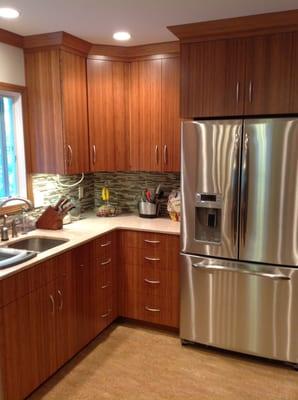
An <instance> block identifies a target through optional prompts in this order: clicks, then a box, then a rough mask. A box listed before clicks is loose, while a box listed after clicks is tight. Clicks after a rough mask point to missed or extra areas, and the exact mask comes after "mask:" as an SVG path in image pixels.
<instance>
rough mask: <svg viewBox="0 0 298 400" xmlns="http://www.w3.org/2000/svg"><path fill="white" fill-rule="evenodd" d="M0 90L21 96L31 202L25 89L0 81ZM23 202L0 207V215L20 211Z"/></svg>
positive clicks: (28, 193) (30, 188)
mask: <svg viewBox="0 0 298 400" xmlns="http://www.w3.org/2000/svg"><path fill="white" fill-rule="evenodd" d="M0 90H1V91H6V92H12V93H18V94H20V96H21V104H22V117H23V132H24V150H25V164H26V186H27V198H28V199H29V200H31V201H32V202H33V190H32V176H31V150H30V137H29V129H28V113H27V90H26V87H25V86H19V85H13V84H11V83H5V82H0ZM23 206H24V204H14V205H10V204H9V203H8V205H7V206H4V207H2V208H0V216H3V215H4V214H7V215H10V214H15V213H17V212H19V211H21V209H22V207H23Z"/></svg>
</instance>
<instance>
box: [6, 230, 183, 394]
mask: <svg viewBox="0 0 298 400" xmlns="http://www.w3.org/2000/svg"><path fill="white" fill-rule="evenodd" d="M119 315H120V316H123V317H128V318H133V319H138V320H141V321H148V322H153V323H156V324H160V325H165V326H169V327H175V328H177V327H178V320H179V238H178V237H177V236H175V235H164V234H155V233H142V232H134V231H121V232H116V231H115V232H110V233H108V234H105V235H103V236H101V237H99V238H97V239H95V240H93V241H91V242H89V243H86V244H84V245H82V246H79V247H77V248H75V249H73V250H71V251H68V252H66V253H63V254H61V255H59V256H57V257H54V258H52V259H50V260H48V261H46V262H43V263H41V264H37V265H36V266H34V267H32V268H29V269H27V270H24V271H22V272H20V273H18V274H15V275H13V276H11V277H8V278H7V279H4V280H0V372H1V377H0V382H1V385H0V399H1V400H20V399H24V398H25V397H26V396H28V395H29V394H30V393H31V392H32V391H33V390H34V389H35V388H37V387H38V386H39V385H40V384H41V383H42V382H44V381H45V380H46V379H47V378H48V377H49V376H51V375H52V374H53V373H54V372H55V371H57V369H58V368H60V367H61V366H62V365H63V364H65V363H66V362H67V361H68V360H69V359H70V358H71V357H73V355H74V354H76V353H77V352H78V351H79V350H81V349H82V348H83V347H84V346H85V345H86V344H87V343H88V342H89V341H90V340H92V339H93V338H94V337H95V336H96V335H98V334H99V333H100V332H101V331H102V330H103V329H105V328H106V327H107V326H108V325H110V324H111V323H112V322H113V321H114V320H115V319H116V318H117V317H118V316H119Z"/></svg>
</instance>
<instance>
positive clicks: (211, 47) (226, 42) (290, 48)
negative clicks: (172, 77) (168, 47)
mask: <svg viewBox="0 0 298 400" xmlns="http://www.w3.org/2000/svg"><path fill="white" fill-rule="evenodd" d="M297 112H298V101H297V33H296V34H295V33H292V32H287V33H277V34H267V35H260V36H255V37H250V38H228V39H220V40H209V41H202V42H198V43H182V45H181V115H182V117H183V118H196V117H199V118H200V117H221V116H242V115H248V116H250V115H251V116H253V115H275V114H289V113H297Z"/></svg>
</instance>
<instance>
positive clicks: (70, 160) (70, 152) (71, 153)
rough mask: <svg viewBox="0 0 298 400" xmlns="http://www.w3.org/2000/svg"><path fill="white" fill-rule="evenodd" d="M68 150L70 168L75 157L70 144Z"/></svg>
mask: <svg viewBox="0 0 298 400" xmlns="http://www.w3.org/2000/svg"><path fill="white" fill-rule="evenodd" d="M67 150H68V158H67V164H68V166H69V167H70V166H71V164H72V157H73V152H72V147H71V145H70V144H68V145H67Z"/></svg>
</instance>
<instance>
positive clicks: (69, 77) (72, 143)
mask: <svg viewBox="0 0 298 400" xmlns="http://www.w3.org/2000/svg"><path fill="white" fill-rule="evenodd" d="M60 62H61V86H62V87H61V90H62V117H63V132H64V150H65V170H66V172H67V173H68V174H75V173H80V172H87V171H89V139H88V116H87V73H86V59H85V58H84V57H81V56H79V55H76V54H73V53H68V52H66V51H61V52H60Z"/></svg>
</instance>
